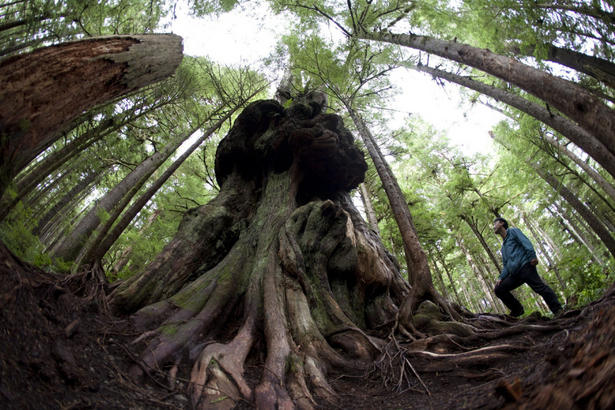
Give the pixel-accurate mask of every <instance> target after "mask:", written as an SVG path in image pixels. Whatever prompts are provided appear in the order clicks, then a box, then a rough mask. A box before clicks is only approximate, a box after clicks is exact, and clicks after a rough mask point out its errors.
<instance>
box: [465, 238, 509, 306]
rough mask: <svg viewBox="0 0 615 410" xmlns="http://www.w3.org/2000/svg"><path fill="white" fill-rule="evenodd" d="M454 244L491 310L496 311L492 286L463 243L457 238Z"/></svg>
mask: <svg viewBox="0 0 615 410" xmlns="http://www.w3.org/2000/svg"><path fill="white" fill-rule="evenodd" d="M455 242H456V243H457V246H458V247H459V249H461V252H462V253H463V254H464V255H465V257H466V260H467V261H468V264H469V265H470V267H471V268H472V271H473V272H474V274H475V275H476V279H477V280H478V282H479V283H480V285H481V287H482V288H483V293H484V294H485V295H486V296H487V298H488V299H489V301H490V302H491V306H493V309H494V310H495V311H498V310H499V306H498V305H497V303H496V298H495V296H494V295H493V285H492V284H491V283H489V282H488V281H487V279H486V278H485V277H484V276H483V273H482V271H481V269H480V268H479V266H478V264H477V263H476V262H475V261H474V258H473V257H472V254H471V253H470V251H469V250H468V248H466V247H465V245H464V244H463V241H461V240H460V239H459V238H456V239H455Z"/></svg>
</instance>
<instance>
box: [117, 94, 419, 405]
mask: <svg viewBox="0 0 615 410" xmlns="http://www.w3.org/2000/svg"><path fill="white" fill-rule="evenodd" d="M318 111H319V110H316V112H314V111H313V110H312V107H310V106H308V105H304V104H301V103H297V104H295V105H293V106H291V107H290V108H288V109H286V110H284V109H283V108H282V107H281V106H280V105H279V104H278V103H277V102H275V101H273V100H267V101H257V102H255V103H252V104H250V105H249V106H248V107H247V108H246V109H245V110H244V112H243V113H242V114H241V115H240V116H239V117H238V119H237V121H236V122H235V124H234V126H233V128H232V129H231V131H230V133H229V134H228V135H227V136H226V137H225V138H224V139H223V140H222V142H221V143H220V145H219V147H218V151H217V154H216V177H217V179H218V182H219V185H220V187H221V188H220V193H219V195H218V196H217V197H216V198H215V199H213V200H212V201H211V202H210V203H208V204H206V205H204V206H201V207H199V208H197V209H194V210H192V211H190V212H189V214H188V215H187V216H186V217H185V219H184V220H183V221H182V224H181V225H180V228H179V231H178V234H177V236H176V237H175V239H174V240H173V241H172V242H171V243H169V244H168V245H167V246H166V247H165V249H164V250H163V251H162V252H161V254H160V255H159V256H158V258H157V259H156V260H155V261H154V262H153V263H152V264H151V265H150V266H148V267H147V268H146V271H145V272H144V273H142V274H141V275H139V276H138V277H137V278H136V279H134V280H129V281H127V282H126V283H125V284H123V285H121V286H120V287H118V288H117V289H116V290H115V291H114V293H113V294H112V295H111V303H112V306H113V307H114V308H115V309H116V310H123V311H130V312H134V311H135V310H136V309H139V308H140V309H139V310H138V311H137V312H136V313H135V314H134V315H133V316H132V317H133V319H134V321H135V324H136V325H137V326H138V327H139V328H140V329H142V330H143V331H145V333H143V337H141V338H139V340H142V341H147V343H146V346H144V349H143V355H142V356H141V358H140V366H135V367H134V368H133V369H132V375H133V376H135V377H138V376H139V375H140V374H142V372H143V369H145V371H147V370H148V369H153V368H157V369H158V368H162V367H163V366H164V365H165V364H167V363H169V364H173V363H175V366H177V365H178V363H179V361H181V360H185V359H187V358H188V357H191V358H192V360H194V359H195V358H196V360H195V361H194V366H193V368H192V372H191V375H190V380H191V387H190V393H191V399H192V402H193V405H194V406H195V407H198V408H205V407H207V408H231V407H233V406H234V404H235V403H236V402H237V400H239V399H242V398H243V399H245V400H249V401H254V402H255V404H256V407H257V408H291V407H292V406H297V407H302V408H306V407H307V408H309V407H314V406H315V405H316V398H317V397H318V398H320V399H321V400H322V399H325V400H326V399H332V397H333V391H332V389H331V387H330V386H329V385H328V383H327V381H326V374H327V373H328V372H329V371H331V370H333V369H336V368H337V369H349V368H355V369H356V368H357V367H362V366H365V365H366V364H367V363H369V362H370V360H372V359H373V357H374V355H375V353H376V352H377V347H378V346H379V345H380V343H381V341H379V340H380V339H377V338H375V337H372V336H369V335H368V333H370V332H371V331H373V330H374V329H377V328H379V327H381V326H385V325H388V326H389V329H390V326H391V325H392V324H393V322H394V321H395V317H396V314H397V312H398V307H399V306H400V304H401V303H402V301H403V300H404V299H405V297H406V295H407V294H408V292H409V286H408V285H407V283H406V282H405V281H404V280H403V278H402V277H401V275H400V273H399V270H398V268H397V265H396V263H395V261H394V260H393V259H392V257H391V256H390V255H389V254H388V253H387V252H386V250H385V249H384V247H383V246H382V244H381V243H380V241H379V238H378V237H377V236H376V235H375V233H374V232H373V231H372V230H370V229H369V228H368V226H367V224H366V223H365V222H364V221H363V219H362V218H361V217H360V214H359V212H358V211H357V210H356V209H355V207H354V206H353V204H352V201H351V199H350V196H349V194H348V191H349V190H350V189H353V188H356V187H357V186H358V184H359V183H360V182H361V181H362V180H363V176H364V173H365V170H366V169H367V166H366V163H365V161H364V159H363V156H362V154H361V152H360V151H359V150H358V148H356V147H355V146H354V145H353V138H352V135H351V134H350V133H349V132H348V131H347V130H346V129H345V128H344V127H343V123H342V121H341V119H340V117H338V116H336V115H332V114H317V112H318ZM259 346H260V347H259ZM257 350H260V351H266V357H265V358H264V362H262V361H261V362H259V365H258V366H257V367H258V368H261V369H263V370H262V373H261V378H260V382H259V383H258V385H251V384H249V382H248V380H246V378H245V377H244V370H245V368H244V365H245V363H246V361H249V360H259V359H258V355H253V354H252V355H251V352H252V353H253V352H254V351H257ZM184 352H190V355H189V356H188V355H187V354H184ZM257 367H255V368H257ZM320 403H322V402H320Z"/></svg>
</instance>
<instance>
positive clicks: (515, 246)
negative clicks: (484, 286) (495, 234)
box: [500, 228, 536, 280]
mask: <svg viewBox="0 0 615 410" xmlns="http://www.w3.org/2000/svg"><path fill="white" fill-rule="evenodd" d="M534 258H536V252H535V251H534V247H533V246H532V242H530V240H529V239H527V237H526V236H525V235H523V232H521V231H520V230H519V229H517V228H508V229H507V230H506V238H504V242H503V243H502V262H504V267H503V268H502V273H501V274H500V280H502V279H504V278H505V277H506V276H508V275H514V274H515V273H517V272H518V271H519V269H521V267H523V265H525V264H526V263H528V262H529V261H531V260H532V259H534Z"/></svg>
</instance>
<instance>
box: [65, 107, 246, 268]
mask: <svg viewBox="0 0 615 410" xmlns="http://www.w3.org/2000/svg"><path fill="white" fill-rule="evenodd" d="M237 108H238V107H237ZM237 108H235V110H229V111H228V113H227V114H225V115H224V116H223V117H222V118H220V119H219V120H218V121H216V123H215V124H214V125H212V126H211V127H209V128H208V129H207V130H206V131H205V132H204V133H203V135H202V136H201V137H200V138H199V139H198V140H197V141H196V142H194V144H192V145H191V146H190V147H189V148H188V149H187V150H186V151H185V152H184V153H183V154H182V155H180V156H179V157H178V158H177V159H176V160H175V161H173V163H172V164H171V165H170V166H169V167H168V168H167V169H166V170H165V171H164V172H163V173H162V175H161V176H160V177H159V178H158V179H157V180H156V181H154V182H153V183H152V185H151V186H150V187H149V188H148V189H147V190H146V191H145V192H144V193H143V194H142V195H141V196H140V197H139V198H138V199H137V200H136V201H135V202H134V203H133V204H132V205H131V207H130V208H129V209H128V210H126V212H124V215H123V216H122V218H121V219H120V220H119V221H118V223H117V224H115V226H114V227H113V229H111V226H112V224H113V221H114V220H115V218H109V220H108V221H106V222H105V224H104V226H103V227H100V228H99V229H98V231H97V233H96V235H95V239H94V240H93V241H90V244H89V246H86V247H84V249H83V256H82V257H81V258H79V260H78V261H77V262H76V263H75V265H80V264H93V263H94V262H96V261H98V260H100V259H102V257H103V256H104V255H105V254H106V253H107V251H108V250H109V249H110V248H111V246H112V245H113V244H114V243H115V241H116V240H117V239H118V238H119V237H120V235H121V234H122V232H124V230H125V229H126V228H127V227H128V225H130V222H132V220H133V219H134V217H135V216H137V214H138V213H139V212H140V211H141V209H142V208H143V207H144V206H145V204H147V202H148V201H149V200H150V199H151V198H152V197H153V196H154V194H156V192H158V190H159V189H160V187H162V185H163V184H164V183H165V182H166V181H167V179H169V177H170V176H171V175H173V173H174V172H175V171H176V170H177V168H179V166H180V165H181V164H183V163H184V161H185V160H186V159H187V158H188V157H189V156H190V155H191V154H192V153H193V152H194V151H195V150H196V149H197V148H198V147H199V146H200V145H201V144H202V143H203V142H204V141H205V140H207V139H208V138H209V137H210V136H211V135H212V134H213V133H214V132H215V131H216V130H217V129H219V128H220V127H221V126H222V125H223V124H224V122H225V121H227V120H228V119H229V118H230V117H231V115H232V114H233V113H234V112H235V111H236V109H237ZM112 219H113V220H112Z"/></svg>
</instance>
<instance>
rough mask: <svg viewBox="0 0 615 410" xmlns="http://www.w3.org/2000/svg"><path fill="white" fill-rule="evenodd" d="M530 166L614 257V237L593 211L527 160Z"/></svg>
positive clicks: (555, 179)
mask: <svg viewBox="0 0 615 410" xmlns="http://www.w3.org/2000/svg"><path fill="white" fill-rule="evenodd" d="M527 164H528V165H530V167H532V168H533V169H534V170H535V171H536V173H537V174H538V175H539V176H540V177H541V178H542V179H544V180H545V181H546V182H547V184H549V185H550V186H551V188H553V189H554V190H555V191H556V192H557V193H559V194H560V195H561V196H562V198H564V199H565V200H566V202H568V203H569V204H570V206H571V207H572V208H574V210H575V211H577V212H578V213H579V215H581V217H582V218H583V220H584V221H585V222H587V224H588V225H589V226H590V227H591V229H592V230H593V231H594V233H595V234H596V235H598V237H599V238H600V240H601V241H602V243H603V244H604V246H606V248H607V249H608V250H609V252H610V253H611V255H613V257H615V238H613V236H612V235H611V233H610V232H609V230H608V229H607V228H606V227H605V226H604V224H603V223H602V222H601V221H600V220H599V219H598V218H597V217H596V215H594V213H593V212H592V211H591V210H590V209H589V208H587V206H585V205H584V204H583V203H582V202H581V201H580V200H579V198H577V196H576V195H575V194H574V193H573V192H572V191H570V190H569V189H568V188H567V187H566V186H564V185H563V184H562V183H561V182H560V181H558V180H557V178H555V177H554V176H553V175H551V174H550V173H548V172H546V171H545V170H543V169H542V168H540V167H538V166H537V165H535V164H533V163H530V162H529V161H528V162H527Z"/></svg>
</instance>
